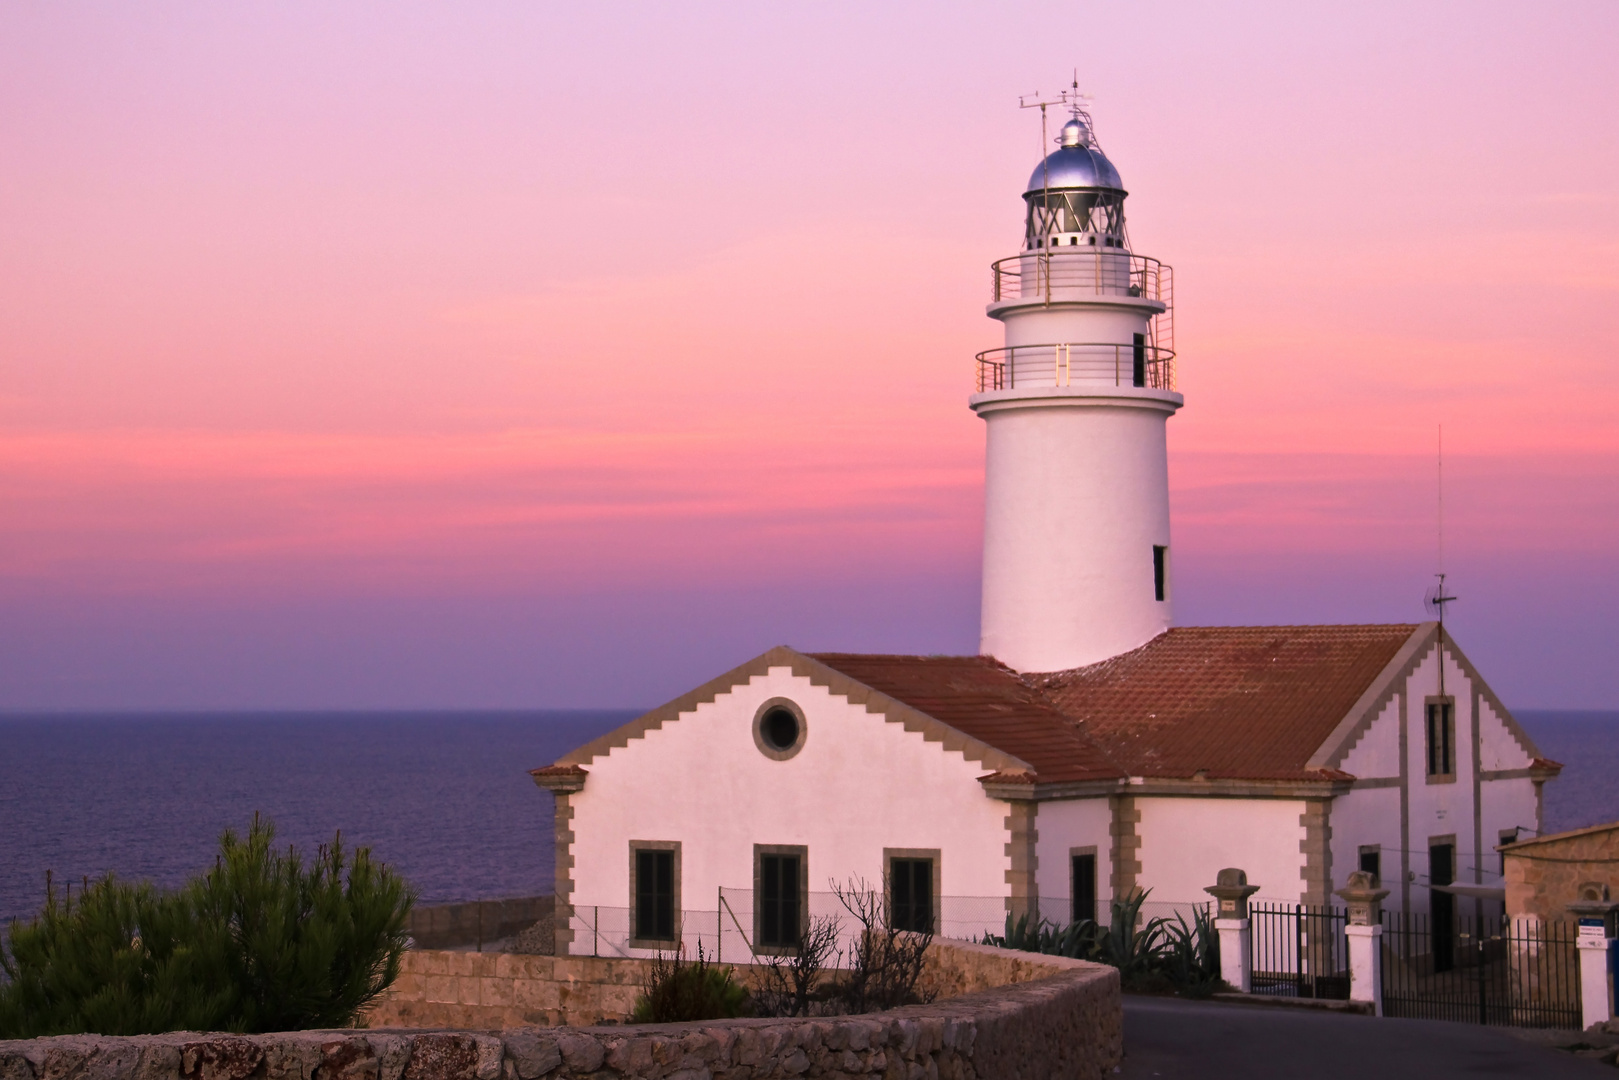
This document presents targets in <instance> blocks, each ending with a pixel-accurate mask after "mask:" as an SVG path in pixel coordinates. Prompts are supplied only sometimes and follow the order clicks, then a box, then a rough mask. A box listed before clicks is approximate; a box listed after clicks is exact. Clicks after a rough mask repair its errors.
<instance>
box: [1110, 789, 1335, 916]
mask: <svg viewBox="0 0 1619 1080" xmlns="http://www.w3.org/2000/svg"><path fill="white" fill-rule="evenodd" d="M1136 808H1137V809H1138V810H1140V811H1141V823H1140V824H1139V825H1138V826H1137V828H1138V829H1139V830H1140V836H1141V878H1140V884H1141V885H1142V887H1144V888H1150V889H1152V895H1151V897H1150V898H1149V899H1150V900H1151V901H1155V902H1159V903H1202V902H1205V901H1207V900H1208V894H1207V893H1205V892H1204V891H1203V889H1204V888H1205V887H1206V886H1209V885H1213V884H1214V882H1215V878H1216V876H1217V875H1218V874H1219V872H1220V871H1221V870H1223V869H1225V868H1226V867H1228V866H1232V867H1236V868H1238V869H1240V870H1243V871H1246V872H1247V874H1248V882H1249V884H1252V885H1258V886H1259V892H1258V893H1256V894H1255V899H1259V900H1278V901H1285V902H1287V903H1290V904H1296V903H1298V902H1299V897H1300V895H1301V894H1302V893H1303V891H1304V879H1303V878H1302V877H1301V876H1300V871H1301V870H1303V868H1304V855H1303V853H1302V852H1301V851H1300V850H1299V845H1300V842H1301V841H1303V839H1304V826H1303V825H1301V824H1299V815H1300V814H1302V813H1303V812H1304V803H1303V802H1302V801H1300V800H1296V799H1216V798H1207V797H1204V798H1140V799H1137V800H1136Z"/></svg>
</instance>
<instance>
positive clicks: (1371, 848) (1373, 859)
mask: <svg viewBox="0 0 1619 1080" xmlns="http://www.w3.org/2000/svg"><path fill="white" fill-rule="evenodd" d="M1360 869H1362V870H1364V871H1366V872H1367V873H1368V874H1371V875H1372V877H1373V878H1374V879H1376V880H1377V881H1382V880H1383V848H1382V846H1381V845H1378V844H1367V845H1364V846H1363V847H1362V848H1361V849H1360Z"/></svg>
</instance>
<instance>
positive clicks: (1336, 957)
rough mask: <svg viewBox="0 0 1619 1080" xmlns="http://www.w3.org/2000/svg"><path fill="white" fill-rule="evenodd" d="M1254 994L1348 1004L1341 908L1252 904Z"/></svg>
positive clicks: (1347, 962)
mask: <svg viewBox="0 0 1619 1080" xmlns="http://www.w3.org/2000/svg"><path fill="white" fill-rule="evenodd" d="M1248 918H1249V928H1250V933H1251V934H1252V935H1253V937H1252V941H1253V989H1254V993H1256V994H1272V995H1275V996H1277V997H1303V998H1331V999H1335V1000H1338V1001H1345V1000H1348V998H1349V942H1348V938H1346V937H1345V936H1344V924H1345V913H1344V910H1343V909H1342V908H1335V907H1316V906H1312V905H1305V904H1277V903H1265V902H1259V903H1251V904H1250V905H1249V907H1248Z"/></svg>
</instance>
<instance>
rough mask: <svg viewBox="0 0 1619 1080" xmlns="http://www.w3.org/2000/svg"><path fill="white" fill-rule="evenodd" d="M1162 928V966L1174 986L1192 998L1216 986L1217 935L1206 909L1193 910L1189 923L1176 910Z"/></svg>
mask: <svg viewBox="0 0 1619 1080" xmlns="http://www.w3.org/2000/svg"><path fill="white" fill-rule="evenodd" d="M1164 931H1165V935H1164V936H1165V949H1164V955H1163V960H1162V967H1163V971H1164V974H1165V975H1166V976H1168V978H1169V981H1170V982H1172V983H1174V984H1175V988H1176V989H1177V990H1179V991H1180V992H1181V993H1183V994H1189V995H1191V996H1194V997H1202V996H1206V995H1208V994H1211V993H1213V992H1214V991H1215V990H1217V989H1219V987H1220V985H1221V983H1220V935H1219V933H1218V932H1217V931H1216V930H1215V929H1214V920H1213V918H1212V917H1210V915H1209V913H1208V910H1207V909H1206V908H1197V909H1195V910H1194V911H1193V912H1192V921H1191V922H1190V923H1188V922H1187V921H1186V916H1185V915H1183V914H1180V913H1178V912H1177V913H1176V915H1175V921H1174V922H1173V923H1166V924H1165V927H1164Z"/></svg>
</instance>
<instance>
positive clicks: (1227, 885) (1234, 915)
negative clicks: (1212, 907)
mask: <svg viewBox="0 0 1619 1080" xmlns="http://www.w3.org/2000/svg"><path fill="white" fill-rule="evenodd" d="M1203 891H1204V892H1206V893H1208V894H1209V895H1210V896H1212V897H1214V898H1215V899H1216V900H1218V901H1220V909H1219V913H1218V914H1217V915H1216V916H1215V917H1216V918H1219V919H1246V918H1247V917H1248V898H1249V897H1250V896H1252V895H1254V893H1256V892H1258V891H1259V886H1258V885H1250V884H1248V875H1247V874H1245V873H1244V872H1243V871H1241V870H1238V869H1236V868H1234V867H1227V868H1226V869H1224V870H1221V871H1220V873H1219V874H1217V875H1216V876H1215V879H1214V884H1213V885H1209V886H1206V887H1205V888H1204V890H1203Z"/></svg>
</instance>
